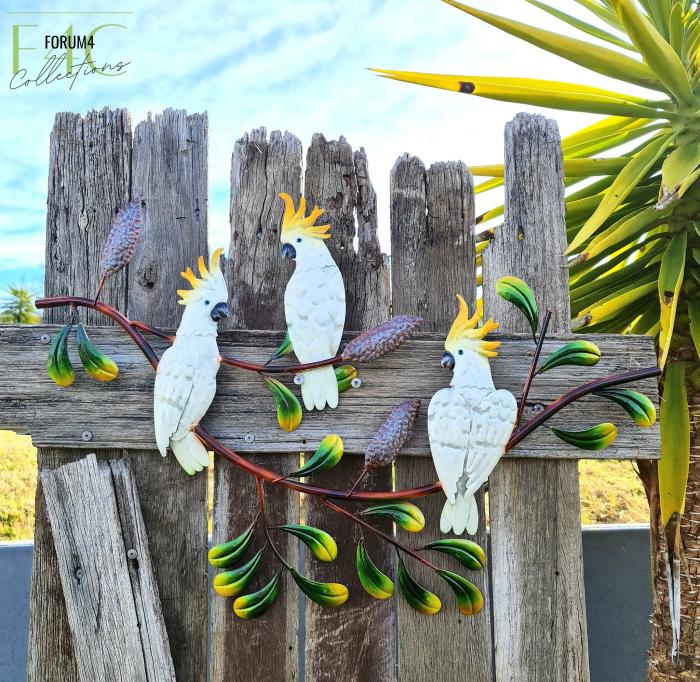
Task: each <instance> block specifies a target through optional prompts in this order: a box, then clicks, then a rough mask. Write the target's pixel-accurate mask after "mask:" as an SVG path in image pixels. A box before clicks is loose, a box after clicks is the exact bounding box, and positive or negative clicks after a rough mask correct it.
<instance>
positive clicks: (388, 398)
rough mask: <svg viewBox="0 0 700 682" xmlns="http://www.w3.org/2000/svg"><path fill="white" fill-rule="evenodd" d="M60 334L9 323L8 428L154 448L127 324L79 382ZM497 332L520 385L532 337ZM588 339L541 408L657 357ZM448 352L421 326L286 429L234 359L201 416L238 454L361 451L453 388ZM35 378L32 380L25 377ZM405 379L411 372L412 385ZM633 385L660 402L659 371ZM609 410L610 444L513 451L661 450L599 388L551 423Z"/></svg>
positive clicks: (588, 455) (547, 384)
mask: <svg viewBox="0 0 700 682" xmlns="http://www.w3.org/2000/svg"><path fill="white" fill-rule="evenodd" d="M57 331H58V328H57V327H54V326H43V325H39V326H32V327H1V328H0V357H1V358H2V362H3V372H1V373H0V395H7V394H8V391H10V390H11V391H12V399H11V400H9V401H7V405H3V411H2V413H1V414H0V428H11V429H14V430H20V427H27V428H26V430H25V431H24V432H31V433H32V434H33V438H34V441H35V442H36V443H38V444H40V445H46V446H49V445H57V444H60V445H64V446H70V447H76V448H81V447H83V448H84V447H91V448H94V447H128V448H133V449H140V448H151V447H153V446H154V444H155V441H154V438H155V437H154V435H153V423H152V416H153V413H152V409H153V408H152V405H151V391H152V387H153V370H152V369H151V367H150V365H148V364H147V363H146V361H145V360H144V358H143V356H142V355H141V352H140V351H139V350H138V349H137V348H136V347H135V346H134V345H133V343H132V342H131V341H130V339H129V338H128V337H127V336H126V334H124V333H123V332H122V331H121V330H116V329H113V328H97V327H95V328H92V329H91V330H90V338H91V339H92V340H93V341H94V343H95V344H96V345H97V346H98V348H100V349H101V350H102V351H103V352H106V353H108V354H109V355H110V356H111V357H113V358H114V359H115V360H116V361H117V363H118V364H119V367H120V375H119V378H118V379H117V380H116V381H114V382H110V383H106V384H103V383H98V382H96V381H93V380H92V379H91V378H90V377H89V376H87V375H86V374H85V373H84V372H82V370H79V371H77V372H76V379H75V383H74V384H73V385H72V386H70V387H69V388H61V387H59V386H56V384H54V383H53V382H52V381H51V380H50V379H49V378H48V376H46V372H45V365H46V352H47V346H46V345H44V344H42V343H41V340H40V339H41V335H42V334H45V333H46V334H54V333H56V332H57ZM345 338H349V336H346V337H345ZM493 338H499V339H501V340H502V342H503V345H502V346H501V347H500V348H499V355H498V357H497V358H495V359H494V360H493V361H492V370H493V376H494V380H495V382H496V384H497V385H499V386H502V387H504V388H507V389H508V390H510V391H512V392H513V393H516V394H517V393H519V391H520V389H521V388H522V385H523V381H524V379H525V375H526V373H527V368H528V365H529V362H530V357H531V353H532V338H531V337H528V335H527V334H520V335H512V336H511V335H500V336H499V335H497V334H496V335H494V336H493ZM573 338H580V336H579V335H573V334H559V335H552V336H551V337H550V338H549V339H548V341H547V342H546V343H545V345H544V352H543V355H545V356H546V355H547V354H549V353H550V352H552V351H554V350H555V349H557V348H559V347H561V346H562V345H564V344H565V343H566V342H567V341H569V340H571V339H573ZM587 338H590V339H591V340H594V341H595V342H596V343H597V344H598V346H599V347H600V349H601V351H602V353H603V357H602V358H601V360H600V362H599V363H598V364H597V365H596V366H595V367H587V368H580V367H573V368H571V367H569V368H566V367H561V368H558V369H556V370H553V371H551V372H547V374H545V375H543V376H541V377H540V378H538V379H537V380H536V381H535V384H534V386H533V388H532V390H531V392H530V399H529V401H528V403H529V404H530V405H531V407H532V408H536V407H537V406H540V405H543V404H545V403H548V402H550V401H552V400H554V399H555V398H557V397H558V396H559V395H561V394H562V393H564V392H566V391H568V390H569V389H571V388H573V387H574V386H578V385H580V384H581V383H584V382H587V381H589V380H593V379H596V378H600V377H604V376H607V375H609V374H615V373H618V372H624V371H627V370H631V369H639V368H640V367H651V366H653V365H654V361H655V360H654V358H655V356H654V350H653V343H652V341H651V339H649V338H646V337H640V336H613V335H596V336H588V337H587ZM281 339H282V334H281V332H274V333H273V332H261V331H251V332H244V331H231V332H224V333H222V334H220V335H219V346H220V348H221V349H222V351H223V352H225V353H230V354H231V355H235V356H236V357H240V358H245V359H248V360H257V361H264V360H265V358H267V357H269V354H270V353H271V352H272V350H273V349H274V348H276V347H277V345H278V344H279V342H280V341H281ZM153 346H154V348H155V349H156V351H157V352H158V353H159V354H162V352H163V350H164V349H165V348H166V347H167V344H166V343H165V342H163V341H158V340H156V339H154V340H153ZM443 352H444V333H433V334H431V333H425V332H417V333H416V334H415V336H414V337H413V338H412V339H410V340H409V341H408V342H406V344H405V345H404V346H403V347H401V348H400V349H399V350H396V351H394V352H392V353H390V354H388V355H386V356H384V357H383V358H380V359H379V360H378V361H376V362H373V363H366V364H362V365H359V366H358V369H359V371H360V376H361V378H362V386H361V387H360V388H358V389H351V390H349V391H347V392H346V393H343V394H342V396H341V398H340V405H339V406H338V408H337V409H336V410H328V411H324V412H322V413H317V412H316V413H314V414H313V415H311V416H309V415H308V414H307V415H306V416H305V417H304V419H303V421H302V423H301V425H300V426H299V428H298V429H297V430H296V431H293V432H292V433H285V432H283V431H281V430H280V429H279V427H278V426H277V420H276V417H275V411H274V402H273V400H272V397H271V395H270V393H269V391H268V390H267V389H266V388H265V386H264V385H263V384H262V382H261V381H260V379H259V377H258V376H257V375H256V374H255V373H254V372H247V371H243V370H239V369H233V368H228V367H224V368H222V369H221V370H220V372H219V376H218V393H217V397H216V398H215V399H214V402H213V404H212V407H211V409H210V411H209V413H208V414H207V415H206V417H205V419H204V420H203V422H202V423H203V425H204V427H205V428H207V429H208V430H209V431H210V432H211V433H212V434H214V435H216V436H217V437H221V438H222V439H223V440H224V441H225V442H226V443H227V444H228V445H230V446H231V447H233V448H234V449H235V450H237V451H240V452H254V453H263V452H297V453H298V452H306V453H308V452H309V451H311V450H312V449H313V448H315V447H316V445H317V444H318V443H319V441H320V440H321V439H322V438H323V436H324V435H326V434H327V433H333V432H335V431H340V432H341V433H340V435H342V437H343V440H344V442H345V451H346V452H347V453H354V454H362V453H364V450H365V448H366V447H367V445H368V444H369V441H370V439H371V437H372V435H373V434H374V432H375V431H376V430H377V428H379V426H380V425H381V424H382V423H383V421H384V419H386V417H387V415H388V414H389V413H390V412H391V410H392V409H393V408H394V407H395V406H396V404H397V403H398V402H401V400H405V399H408V398H418V399H420V400H422V401H424V406H425V404H427V402H429V401H430V398H431V396H432V395H433V393H435V391H437V390H438V389H440V388H444V386H445V380H446V378H447V374H446V372H445V370H444V369H443V368H442V367H440V358H441V357H442V354H443ZM70 356H71V358H72V359H73V362H74V365H75V366H76V369H78V368H79V360H78V357H77V354H76V352H75V349H71V351H70ZM28 376H30V377H32V381H27V377H28ZM406 377H410V378H411V380H410V382H409V381H407V380H406ZM282 381H284V382H286V383H287V384H288V385H289V386H290V387H291V388H292V390H293V391H297V394H298V389H297V387H296V386H294V384H293V383H292V382H291V381H290V378H289V377H288V376H286V375H284V376H282ZM635 385H636V386H637V388H639V389H640V390H642V391H643V392H645V393H646V394H647V395H649V396H650V397H651V398H652V400H654V401H655V402H656V401H657V388H656V385H655V382H654V380H653V379H649V380H646V381H642V382H639V383H638V384H635ZM104 405H109V406H110V409H109V410H105V409H104ZM602 416H604V417H606V418H610V419H611V420H612V421H614V422H616V423H617V425H618V427H619V433H618V437H617V440H616V441H615V442H614V443H613V444H612V445H611V446H610V447H609V448H607V449H605V450H601V451H599V452H588V451H582V450H578V449H576V448H572V447H570V446H568V445H567V444H566V443H564V442H563V441H560V440H559V439H557V438H555V437H554V436H553V435H552V434H551V433H550V432H549V430H548V429H539V430H538V431H537V434H536V436H535V435H533V436H531V437H529V438H528V439H527V440H525V441H524V442H523V443H521V444H520V445H519V446H518V447H517V448H515V450H514V451H513V453H512V455H514V456H518V457H555V458H566V459H581V458H583V459H630V458H635V459H639V458H641V459H654V458H657V457H658V442H659V440H658V439H659V435H658V425H655V426H654V427H652V428H650V429H640V428H638V427H637V426H635V425H634V424H633V423H632V422H631V420H630V419H629V418H628V417H627V416H626V415H625V413H624V412H623V411H622V410H621V409H620V408H618V407H617V406H616V405H613V404H612V403H610V402H609V401H606V400H603V399H600V398H596V397H595V396H589V397H587V398H584V399H583V400H581V401H580V402H578V403H577V404H576V405H575V406H571V407H568V408H566V409H564V410H563V411H562V412H560V413H559V414H557V415H555V417H554V418H553V419H552V420H551V421H550V422H548V423H549V424H552V425H559V426H562V427H564V428H581V427H583V426H590V425H592V424H594V423H597V422H599V421H600V419H601V417H602ZM84 429H88V430H90V431H91V432H92V434H93V435H92V440H91V441H90V442H84V441H82V440H81V437H80V436H81V433H82V431H83V430H84ZM246 433H251V434H253V435H254V436H255V440H254V441H253V442H251V443H246V441H245V434H246ZM402 452H403V454H404V455H418V456H426V455H427V454H428V437H427V428H426V415H425V413H424V412H421V414H420V415H419V417H418V422H417V424H416V428H415V432H414V436H413V438H412V439H411V441H410V442H409V443H408V444H407V445H406V446H404V448H403V450H402ZM166 459H167V458H166ZM145 461H147V462H148V463H149V465H150V464H151V463H152V462H151V459H148V458H146V460H145ZM175 480H177V478H176V479H175ZM140 484H141V479H140V478H139V485H140Z"/></svg>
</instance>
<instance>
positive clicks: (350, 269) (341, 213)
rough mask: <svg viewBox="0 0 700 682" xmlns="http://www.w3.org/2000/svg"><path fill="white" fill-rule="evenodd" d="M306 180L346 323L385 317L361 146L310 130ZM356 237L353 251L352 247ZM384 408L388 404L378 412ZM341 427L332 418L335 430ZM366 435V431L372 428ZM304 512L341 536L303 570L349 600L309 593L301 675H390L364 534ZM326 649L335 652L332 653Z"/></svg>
mask: <svg viewBox="0 0 700 682" xmlns="http://www.w3.org/2000/svg"><path fill="white" fill-rule="evenodd" d="M305 187H306V189H305V195H306V200H307V203H308V204H309V205H313V204H317V205H319V206H323V207H324V209H325V214H324V215H323V216H322V218H321V219H320V220H322V221H324V222H325V221H327V222H328V223H330V225H331V226H332V227H331V238H330V239H329V240H328V241H327V242H326V244H327V245H328V248H329V249H330V251H331V253H332V254H333V258H334V259H335V261H336V263H337V264H338V267H339V268H340V271H341V273H342V275H343V280H344V282H345V293H346V304H347V307H346V310H347V314H346V320H345V324H346V327H347V328H349V329H368V328H369V327H371V326H372V325H374V324H377V323H378V322H383V321H384V320H386V319H387V318H388V317H389V270H388V263H387V258H386V256H384V255H383V254H382V253H381V249H380V248H379V240H378V237H377V202H376V195H375V193H374V189H373V188H372V184H371V181H370V179H369V173H368V168H367V157H366V155H365V153H364V150H360V151H359V152H355V154H353V151H352V148H351V147H350V145H349V144H348V142H347V141H346V140H345V139H344V138H343V137H341V138H340V139H339V140H326V138H325V137H324V136H323V135H320V134H316V135H314V136H313V140H312V141H311V146H310V147H309V150H308V153H307V157H306V178H305ZM356 237H357V239H358V250H357V251H356V250H355V248H354V240H355V238H356ZM341 400H342V399H341ZM397 402H398V400H397ZM331 412H333V410H330V409H326V410H324V414H327V413H331ZM317 414H318V413H317V412H313V413H308V414H307V415H306V419H307V420H308V421H315V420H316V416H317ZM387 415H388V412H387V413H385V414H384V415H383V417H384V418H386V416H387ZM328 416H330V415H328ZM340 418H341V419H342V416H341V417H340ZM337 420H338V418H337V417H336V418H335V419H334V421H335V422H336V423H338V421H337ZM343 421H344V420H343ZM340 423H343V422H340ZM344 428H345V427H344V426H342V427H338V426H336V428H335V430H334V432H340V431H343V430H344ZM366 435H367V436H369V437H371V436H372V435H373V432H371V431H370V432H367V434H366ZM361 468H362V461H361V460H359V459H357V458H346V459H343V460H342V461H341V462H340V463H339V464H338V465H337V466H336V467H334V468H333V470H332V471H329V472H326V473H324V474H322V475H319V476H314V482H318V483H319V484H320V485H324V486H327V487H330V488H341V489H348V488H349V487H350V486H351V485H352V481H353V480H354V479H355V478H356V477H357V475H358V473H359V471H360V469H361ZM391 486H392V481H391V468H389V469H384V470H380V471H375V472H373V473H372V476H371V477H368V478H367V479H365V481H364V485H363V489H365V490H389V489H391ZM304 512H305V523H307V524H309V525H311V526H315V527H318V528H323V529H325V530H326V531H328V532H329V533H330V534H331V535H332V536H333V537H334V538H335V540H336V542H337V544H338V558H337V559H336V560H335V561H334V562H333V563H332V564H324V563H320V562H318V561H316V560H315V559H314V558H313V557H312V556H311V555H310V553H309V552H306V553H305V557H306V561H305V573H306V575H308V576H310V577H311V578H313V579H314V580H320V581H323V582H341V583H343V584H345V585H347V586H348V588H349V590H350V597H349V598H348V601H347V602H346V604H345V605H344V606H343V607H342V608H338V609H329V608H324V607H322V606H318V605H317V604H314V603H313V602H312V601H311V600H308V599H307V600H306V609H305V615H306V630H305V654H306V655H305V659H304V660H305V669H304V673H305V677H304V679H305V680H306V682H322V681H323V682H326V681H331V680H336V679H337V678H338V671H339V670H342V671H343V672H342V679H343V680H348V681H350V680H358V681H359V680H367V681H368V682H373V681H374V680H386V681H387V682H390V681H391V680H395V679H396V673H397V661H396V621H395V617H394V601H393V600H390V601H378V600H376V599H373V598H372V597H370V596H369V595H368V594H367V592H365V590H364V589H363V587H362V586H361V584H360V581H359V579H358V577H357V570H356V566H355V547H356V545H357V542H358V540H359V539H360V537H361V535H362V534H361V533H360V532H359V530H358V527H357V526H355V525H354V524H353V523H352V522H351V521H349V520H348V519H347V518H345V517H342V516H340V515H339V514H337V513H336V512H334V511H332V510H330V509H328V508H327V507H325V506H324V505H323V504H322V503H321V501H320V500H318V499H316V498H313V497H307V498H306V499H305V504H304ZM377 527H379V528H381V530H383V531H384V532H388V533H391V532H392V524H391V523H390V522H382V523H379V524H377ZM364 535H365V541H366V546H367V551H368V553H369V555H370V556H371V557H372V560H373V561H375V562H376V564H377V565H378V566H380V567H382V569H383V570H384V571H386V572H388V573H389V574H391V573H392V571H391V566H392V564H393V561H394V551H393V549H392V547H391V546H390V545H389V544H388V543H386V542H384V541H382V540H380V539H379V538H377V537H376V536H375V535H374V534H372V533H365V534H364ZM331 651H332V652H333V655H332V656H329V652H331Z"/></svg>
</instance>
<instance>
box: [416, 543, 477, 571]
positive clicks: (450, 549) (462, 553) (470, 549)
mask: <svg viewBox="0 0 700 682" xmlns="http://www.w3.org/2000/svg"><path fill="white" fill-rule="evenodd" d="M423 549H432V550H434V551H435V552H442V553H443V554H447V555H448V556H451V557H453V558H454V559H457V561H459V563H460V564H462V566H464V567H465V568H468V569H469V570H471V571H480V570H481V569H482V568H484V567H485V566H486V552H484V550H483V549H482V548H481V547H480V546H479V545H477V544H476V542H472V541H471V540H462V539H460V538H446V539H444V540H434V541H433V542H429V543H428V544H427V545H425V546H424V547H423Z"/></svg>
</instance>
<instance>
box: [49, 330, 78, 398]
mask: <svg viewBox="0 0 700 682" xmlns="http://www.w3.org/2000/svg"><path fill="white" fill-rule="evenodd" d="M71 329H73V324H72V323H70V322H69V323H68V324H67V325H65V327H63V328H62V329H61V331H59V332H58V334H56V335H55V336H54V337H53V340H52V341H51V346H50V347H49V355H48V359H47V361H46V372H47V374H48V375H49V377H50V378H51V379H52V380H53V381H54V382H55V383H57V384H58V385H59V386H64V387H65V386H70V385H71V384H72V383H73V382H74V381H75V372H74V371H73V365H71V362H70V358H69V357H68V338H69V337H70V333H71Z"/></svg>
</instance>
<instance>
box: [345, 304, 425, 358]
mask: <svg viewBox="0 0 700 682" xmlns="http://www.w3.org/2000/svg"><path fill="white" fill-rule="evenodd" d="M421 324H423V318H422V317H416V316H415V315H399V316H398V317H393V318H392V319H391V320H389V321H388V322H384V324H380V325H378V326H376V327H373V328H372V329H369V330H367V331H366V332H363V333H362V334H360V335H359V336H356V337H355V338H354V339H352V341H348V344H347V345H346V346H345V348H344V349H343V353H342V355H341V357H342V358H343V360H345V361H350V362H371V361H372V360H378V359H379V358H381V357H382V356H383V355H386V354H387V353H389V352H390V351H392V350H395V349H396V348H398V347H399V346H401V345H402V344H403V343H404V342H405V341H406V340H407V339H408V338H410V337H411V336H412V335H413V332H415V331H416V329H418V327H420V325H421Z"/></svg>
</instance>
